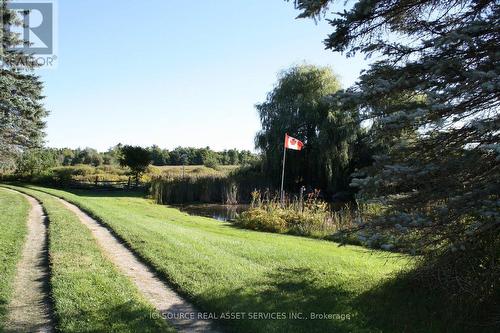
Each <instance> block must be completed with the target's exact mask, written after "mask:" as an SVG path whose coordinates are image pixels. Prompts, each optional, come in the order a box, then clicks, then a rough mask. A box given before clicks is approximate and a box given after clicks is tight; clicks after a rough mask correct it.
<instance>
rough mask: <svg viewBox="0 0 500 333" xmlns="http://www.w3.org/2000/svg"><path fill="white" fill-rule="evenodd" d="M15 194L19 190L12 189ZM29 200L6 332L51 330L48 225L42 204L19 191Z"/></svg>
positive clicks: (8, 307) (8, 310) (8, 309)
mask: <svg viewBox="0 0 500 333" xmlns="http://www.w3.org/2000/svg"><path fill="white" fill-rule="evenodd" d="M14 192H16V193H20V192H17V191H14ZM21 194H22V195H23V196H24V197H25V198H26V199H27V200H28V201H29V203H30V205H31V210H30V213H29V218H28V235H27V237H26V243H25V244H24V247H23V251H22V257H21V260H20V261H19V263H18V264H17V270H16V276H15V279H14V285H13V289H14V290H13V295H12V300H11V301H10V303H9V305H8V306H7V321H6V324H5V331H6V332H40V333H42V332H43V333H45V332H52V331H53V328H52V327H53V324H52V320H51V317H50V302H49V298H48V295H49V292H48V290H49V287H48V285H49V269H48V260H47V226H46V217H45V215H44V213H43V209H42V206H41V205H40V203H38V201H36V200H35V199H33V198H32V197H30V196H27V195H25V194H23V193H21Z"/></svg>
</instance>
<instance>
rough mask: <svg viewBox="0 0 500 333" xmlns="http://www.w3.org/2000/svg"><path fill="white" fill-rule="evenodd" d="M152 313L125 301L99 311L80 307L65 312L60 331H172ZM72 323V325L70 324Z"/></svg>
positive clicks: (78, 332) (154, 332)
mask: <svg viewBox="0 0 500 333" xmlns="http://www.w3.org/2000/svg"><path fill="white" fill-rule="evenodd" d="M151 313H152V311H149V310H147V309H145V308H143V307H140V306H134V305H132V304H131V303H123V304H120V305H119V306H114V307H101V308H100V309H99V311H96V310H95V309H91V310H89V311H85V310H82V309H78V310H76V311H74V312H66V313H64V317H67V318H68V323H66V322H65V320H64V317H63V318H61V321H60V326H59V331H63V332H68V333H83V332H85V333H89V332H95V333H97V332H120V331H124V332H148V333H149V332H151V333H156V332H171V331H173V330H169V329H167V328H166V325H162V323H160V321H158V320H157V321H153V320H151ZM69 324H71V325H69Z"/></svg>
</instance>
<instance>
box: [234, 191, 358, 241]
mask: <svg viewBox="0 0 500 333" xmlns="http://www.w3.org/2000/svg"><path fill="white" fill-rule="evenodd" d="M251 196H252V203H251V208H250V209H249V210H248V211H246V212H243V213H241V214H240V215H239V216H238V217H237V218H236V221H235V223H236V224H237V225H239V226H241V227H243V228H247V229H253V230H260V231H269V232H277V233H289V234H294V235H302V236H312V237H325V236H330V235H332V234H333V233H335V232H338V231H339V230H343V229H345V228H351V227H352V224H353V212H352V210H351V209H350V208H349V207H344V208H343V209H341V210H339V211H332V209H331V207H330V205H328V204H327V203H326V202H324V201H322V200H319V199H318V196H319V192H315V193H312V194H311V195H309V196H308V197H307V198H306V199H305V200H302V199H301V198H294V199H292V200H286V202H285V203H284V204H281V202H280V201H279V199H278V196H277V195H274V196H272V195H270V193H269V192H268V191H267V192H264V193H261V192H258V191H254V192H252V195H251Z"/></svg>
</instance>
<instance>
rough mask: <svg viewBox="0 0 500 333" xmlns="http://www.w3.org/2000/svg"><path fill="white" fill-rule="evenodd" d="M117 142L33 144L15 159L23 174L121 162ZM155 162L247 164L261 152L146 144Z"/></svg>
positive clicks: (165, 163)
mask: <svg viewBox="0 0 500 333" xmlns="http://www.w3.org/2000/svg"><path fill="white" fill-rule="evenodd" d="M124 147H127V146H124V145H122V144H117V145H115V146H113V147H111V148H109V149H108V150H107V151H105V152H99V151H97V150H96V149H94V148H76V149H71V148H44V147H40V148H32V149H27V150H25V151H23V152H22V153H20V154H19V155H18V157H17V159H16V160H15V162H14V164H13V165H14V168H15V169H14V170H15V171H16V172H17V173H20V174H31V175H36V174H40V173H42V172H43V170H47V169H49V168H51V167H57V166H71V165H78V164H86V165H92V166H100V165H120V160H121V158H122V151H123V148H124ZM143 149H144V151H146V152H147V154H148V159H149V160H150V163H151V164H152V165H156V166H164V165H205V166H208V167H216V166H217V165H247V164H252V163H255V162H256V161H257V160H258V158H259V157H258V155H256V154H254V153H252V152H251V151H249V150H238V149H229V150H223V151H214V150H212V149H210V148H209V147H205V148H193V147H177V148H175V149H173V150H168V149H162V148H160V147H158V146H156V145H153V146H150V147H146V148H143Z"/></svg>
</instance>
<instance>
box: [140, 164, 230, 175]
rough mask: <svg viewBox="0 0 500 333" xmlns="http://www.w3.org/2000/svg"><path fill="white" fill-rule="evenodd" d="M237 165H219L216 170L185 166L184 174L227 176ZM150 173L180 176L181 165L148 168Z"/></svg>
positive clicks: (202, 166)
mask: <svg viewBox="0 0 500 333" xmlns="http://www.w3.org/2000/svg"><path fill="white" fill-rule="evenodd" d="M238 167H239V166H238V165H220V166H218V167H217V169H212V168H208V167H206V166H204V165H186V166H185V169H184V172H185V173H186V175H207V174H210V175H212V174H227V173H229V172H231V171H233V170H235V169H237V168H238ZM150 169H151V170H152V171H153V172H152V173H163V174H170V175H176V176H177V175H182V169H183V167H182V165H164V166H154V165H152V166H150Z"/></svg>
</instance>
